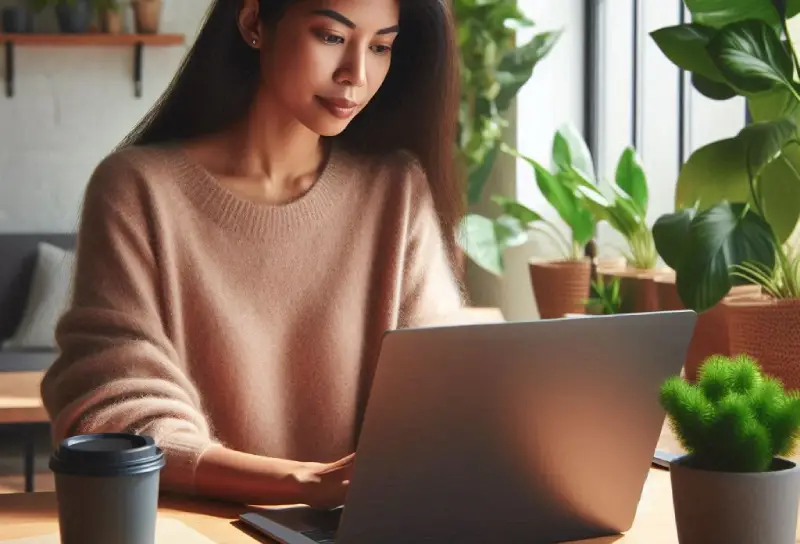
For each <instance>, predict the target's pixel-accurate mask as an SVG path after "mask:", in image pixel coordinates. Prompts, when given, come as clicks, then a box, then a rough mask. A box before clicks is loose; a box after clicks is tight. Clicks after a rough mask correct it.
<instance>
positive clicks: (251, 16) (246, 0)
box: [236, 0, 262, 49]
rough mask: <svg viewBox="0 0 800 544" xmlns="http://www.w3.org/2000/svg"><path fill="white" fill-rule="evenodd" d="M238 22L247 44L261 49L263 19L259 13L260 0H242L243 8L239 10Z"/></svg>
mask: <svg viewBox="0 0 800 544" xmlns="http://www.w3.org/2000/svg"><path fill="white" fill-rule="evenodd" d="M236 22H237V23H238V25H239V32H240V33H241V34H242V38H243V39H244V41H245V42H246V43H247V45H249V46H250V47H252V48H253V49H261V42H262V40H261V19H260V18H259V13H258V0H243V1H242V8H241V9H240V10H239V15H238V17H237V18H236Z"/></svg>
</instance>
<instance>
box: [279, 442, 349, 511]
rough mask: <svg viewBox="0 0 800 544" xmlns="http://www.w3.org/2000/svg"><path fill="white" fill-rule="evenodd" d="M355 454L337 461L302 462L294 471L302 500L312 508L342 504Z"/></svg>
mask: <svg viewBox="0 0 800 544" xmlns="http://www.w3.org/2000/svg"><path fill="white" fill-rule="evenodd" d="M354 461H355V454H351V455H348V456H347V457H345V458H343V459H340V460H339V461H336V462H335V463H301V464H300V466H299V467H298V468H297V470H295V471H294V474H293V476H294V478H295V480H296V481H297V483H298V484H299V486H300V500H301V502H302V503H303V504H307V505H308V506H311V507H312V508H321V509H329V508H336V507H339V506H342V505H343V504H344V499H345V496H346V494H347V488H348V486H349V484H350V477H351V475H352V473H353V463H354Z"/></svg>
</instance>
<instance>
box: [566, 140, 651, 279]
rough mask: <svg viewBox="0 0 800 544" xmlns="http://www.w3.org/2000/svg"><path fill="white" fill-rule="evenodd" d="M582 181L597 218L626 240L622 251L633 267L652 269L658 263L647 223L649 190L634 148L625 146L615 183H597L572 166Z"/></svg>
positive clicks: (580, 189) (579, 188)
mask: <svg viewBox="0 0 800 544" xmlns="http://www.w3.org/2000/svg"><path fill="white" fill-rule="evenodd" d="M573 170H574V174H575V175H577V176H578V177H579V178H580V180H581V181H582V183H580V184H579V185H578V190H579V191H581V192H582V193H583V194H584V195H585V196H586V197H587V202H588V205H589V208H590V209H591V210H592V212H593V214H594V216H595V219H596V220H597V221H598V222H600V221H606V222H607V223H608V224H609V225H610V226H611V228H613V229H614V230H616V231H617V232H618V233H619V234H620V235H622V237H623V238H624V239H625V241H626V243H627V245H628V247H627V248H625V249H622V250H621V252H622V254H623V255H624V256H625V260H626V261H627V262H628V264H629V265H630V266H632V267H634V268H639V269H643V270H649V269H651V268H655V266H656V264H657V262H658V253H657V252H656V246H655V241H654V240H653V233H652V231H651V230H650V227H649V226H648V224H647V206H648V200H649V193H648V188H647V176H646V175H645V172H644V168H643V167H642V163H641V160H640V159H639V156H638V155H637V153H636V150H635V149H633V148H632V147H628V148H625V150H624V151H623V152H622V155H621V156H620V158H619V161H618V162H617V168H616V172H615V176H614V182H615V183H614V184H610V183H608V182H606V183H604V184H602V185H600V184H595V183H594V179H595V175H594V174H593V175H591V176H588V177H587V176H586V174H585V172H583V171H581V170H579V169H577V168H573Z"/></svg>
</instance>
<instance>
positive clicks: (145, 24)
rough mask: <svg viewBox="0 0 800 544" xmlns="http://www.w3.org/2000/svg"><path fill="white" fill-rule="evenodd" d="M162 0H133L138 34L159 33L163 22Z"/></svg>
mask: <svg viewBox="0 0 800 544" xmlns="http://www.w3.org/2000/svg"><path fill="white" fill-rule="evenodd" d="M161 5H162V3H161V0H133V3H132V6H133V13H134V17H135V22H136V33H137V34H157V33H158V29H159V26H160V23H161Z"/></svg>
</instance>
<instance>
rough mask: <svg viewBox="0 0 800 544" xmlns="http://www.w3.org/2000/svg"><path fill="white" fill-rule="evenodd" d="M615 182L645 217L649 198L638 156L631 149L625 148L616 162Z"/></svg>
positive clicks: (645, 178)
mask: <svg viewBox="0 0 800 544" xmlns="http://www.w3.org/2000/svg"><path fill="white" fill-rule="evenodd" d="M616 182H617V186H618V187H619V188H620V189H622V190H623V191H625V193H626V194H627V195H629V196H630V197H631V200H632V201H633V203H634V204H635V205H636V206H637V207H638V208H639V212H640V214H641V215H645V214H646V213H647V204H648V198H649V197H648V192H647V177H646V176H645V173H644V168H643V167H642V163H641V161H640V160H639V156H638V155H637V153H636V150H635V149H633V148H632V147H627V148H625V150H624V151H623V152H622V155H621V156H620V158H619V161H618V162H617V171H616Z"/></svg>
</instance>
